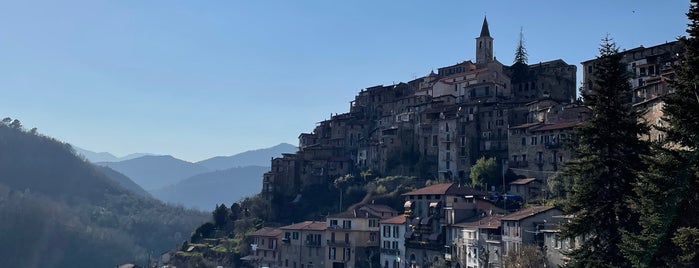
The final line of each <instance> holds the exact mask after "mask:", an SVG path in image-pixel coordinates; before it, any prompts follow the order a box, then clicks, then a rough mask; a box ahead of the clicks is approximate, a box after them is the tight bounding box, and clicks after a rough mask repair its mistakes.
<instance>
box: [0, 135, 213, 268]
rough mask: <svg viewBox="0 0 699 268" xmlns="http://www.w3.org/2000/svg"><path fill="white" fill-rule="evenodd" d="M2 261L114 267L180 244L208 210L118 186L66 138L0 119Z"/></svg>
mask: <svg viewBox="0 0 699 268" xmlns="http://www.w3.org/2000/svg"><path fill="white" fill-rule="evenodd" d="M0 200H1V201H0V219H2V220H0V230H2V232H0V245H3V246H0V248H1V249H2V250H0V260H2V265H0V266H2V267H114V266H115V265H116V264H118V263H124V262H127V261H138V262H139V263H143V262H144V261H145V260H146V258H147V257H148V255H149V254H150V253H159V252H163V251H165V250H167V249H170V248H172V247H173V246H176V245H178V244H180V243H181V242H182V241H183V240H186V239H187V238H188V237H189V234H190V232H191V230H193V229H194V228H196V227H197V226H199V225H200V224H201V223H202V222H204V221H206V220H208V219H210V217H211V216H210V214H209V213H202V212H198V211H193V210H187V209H184V208H183V207H172V206H168V205H165V204H164V203H163V202H161V201H158V200H155V199H153V198H147V197H143V196H140V195H137V194H134V193H133V192H131V191H129V190H127V189H124V188H123V187H121V186H120V185H119V183H117V182H115V181H113V180H112V179H110V178H109V177H108V176H107V175H105V174H104V173H102V170H101V169H99V168H96V167H95V166H94V165H93V164H91V163H89V162H87V161H84V160H82V159H81V158H79V157H77V156H76V155H75V154H74V151H73V149H72V147H71V146H70V145H69V144H66V143H62V142H60V141H57V140H55V139H52V138H49V137H46V136H42V135H39V134H36V133H35V132H33V131H30V132H26V131H24V130H22V129H21V128H20V127H18V126H14V127H12V126H8V125H6V124H5V123H0Z"/></svg>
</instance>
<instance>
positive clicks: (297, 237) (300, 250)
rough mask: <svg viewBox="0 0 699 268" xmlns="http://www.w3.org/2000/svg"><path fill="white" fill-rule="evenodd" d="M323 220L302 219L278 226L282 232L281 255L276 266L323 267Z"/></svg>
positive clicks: (294, 267)
mask: <svg viewBox="0 0 699 268" xmlns="http://www.w3.org/2000/svg"><path fill="white" fill-rule="evenodd" d="M325 227H326V225H325V222H319V221H304V222H300V223H296V224H291V225H287V226H282V227H279V230H280V231H281V233H282V238H281V247H280V249H281V251H280V252H281V257H280V260H279V261H280V263H279V265H278V266H277V267H290V268H314V267H316V268H317V267H324V265H323V264H324V261H325V258H324V257H325V250H324V244H323V239H324V235H325V229H326V228H325Z"/></svg>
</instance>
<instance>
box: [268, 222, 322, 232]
mask: <svg viewBox="0 0 699 268" xmlns="http://www.w3.org/2000/svg"><path fill="white" fill-rule="evenodd" d="M279 229H280V230H313V231H323V230H325V222H324V221H304V222H299V223H295V224H291V225H287V226H282V227H279Z"/></svg>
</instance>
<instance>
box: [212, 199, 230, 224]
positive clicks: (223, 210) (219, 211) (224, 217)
mask: <svg viewBox="0 0 699 268" xmlns="http://www.w3.org/2000/svg"><path fill="white" fill-rule="evenodd" d="M212 214H213V217H214V226H216V227H217V228H222V227H224V226H226V223H228V220H229V219H230V218H229V216H230V214H229V212H228V208H227V207H226V205H225V204H221V205H217V206H216V209H214V212H213V213H212Z"/></svg>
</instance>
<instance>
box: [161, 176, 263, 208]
mask: <svg viewBox="0 0 699 268" xmlns="http://www.w3.org/2000/svg"><path fill="white" fill-rule="evenodd" d="M267 171H269V168H268V167H261V166H247V167H239V168H230V169H226V170H219V171H214V172H209V173H204V174H199V175H196V176H193V177H190V178H188V179H186V180H183V181H181V182H179V183H177V184H175V185H171V186H167V187H164V188H162V189H158V190H155V191H151V193H152V194H153V196H155V197H156V198H158V199H160V200H162V201H165V202H169V203H175V204H181V205H184V206H186V207H191V208H197V209H200V210H204V211H211V210H213V209H214V206H215V205H216V204H221V203H223V204H226V205H227V206H230V205H231V204H233V202H238V201H240V199H241V198H243V197H247V196H252V195H255V194H257V193H259V192H260V190H261V189H262V182H261V181H262V175H263V174H264V173H265V172H267Z"/></svg>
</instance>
